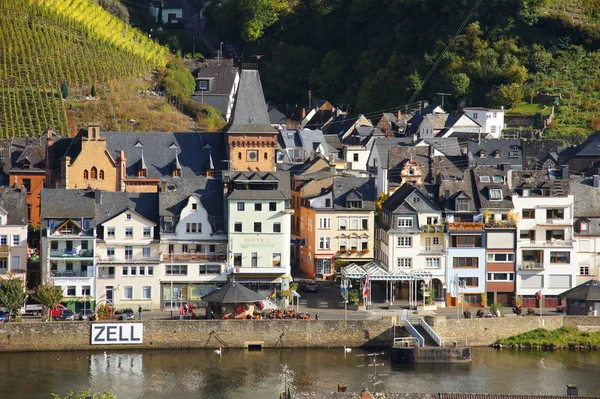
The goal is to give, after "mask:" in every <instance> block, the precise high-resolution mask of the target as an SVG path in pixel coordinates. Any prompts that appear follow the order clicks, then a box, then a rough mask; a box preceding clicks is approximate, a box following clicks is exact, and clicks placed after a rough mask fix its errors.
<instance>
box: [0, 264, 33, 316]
mask: <svg viewBox="0 0 600 399" xmlns="http://www.w3.org/2000/svg"><path fill="white" fill-rule="evenodd" d="M26 297H27V294H26V293H25V282H24V281H23V279H22V278H17V277H15V276H13V275H12V274H10V275H9V277H8V278H5V279H3V280H2V285H0V304H2V306H4V307H5V308H6V309H7V310H8V312H9V314H11V315H13V314H17V312H19V311H20V310H21V307H22V306H23V303H24V302H25V298H26Z"/></svg>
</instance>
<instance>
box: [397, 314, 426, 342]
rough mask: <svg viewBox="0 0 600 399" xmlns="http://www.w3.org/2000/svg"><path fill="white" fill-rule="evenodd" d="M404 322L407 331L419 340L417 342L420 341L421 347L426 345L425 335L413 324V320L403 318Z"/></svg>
mask: <svg viewBox="0 0 600 399" xmlns="http://www.w3.org/2000/svg"><path fill="white" fill-rule="evenodd" d="M402 322H403V324H404V328H406V331H408V333H409V334H410V335H411V336H413V337H414V338H415V339H416V340H417V342H418V343H419V346H421V347H422V346H425V338H423V336H422V335H421V334H419V332H418V331H417V329H416V328H415V327H414V326H413V325H412V324H411V322H410V321H408V320H402Z"/></svg>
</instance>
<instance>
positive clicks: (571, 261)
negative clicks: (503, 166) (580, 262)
mask: <svg viewBox="0 0 600 399" xmlns="http://www.w3.org/2000/svg"><path fill="white" fill-rule="evenodd" d="M509 176H510V181H511V189H512V202H513V204H514V207H515V211H516V212H518V213H519V214H520V215H521V221H520V222H519V224H518V227H517V228H518V232H519V233H518V234H519V235H518V238H517V251H516V253H517V257H516V262H517V276H516V289H517V294H518V295H520V296H522V297H523V307H524V308H526V307H531V308H535V307H538V306H539V301H537V300H536V298H535V294H536V293H537V292H540V291H541V293H542V295H543V296H544V307H545V308H548V307H550V308H552V307H556V306H557V305H558V303H559V299H558V294H560V293H561V292H563V291H565V290H567V289H569V288H572V287H574V286H575V280H576V276H577V275H578V273H579V268H578V266H577V263H576V262H575V255H576V250H575V242H574V240H573V225H574V224H573V203H574V199H573V195H572V194H571V193H570V191H569V179H568V174H567V176H566V178H564V179H563V178H562V173H561V171H558V172H557V171H552V170H551V171H549V172H541V171H518V172H517V171H511V172H509Z"/></svg>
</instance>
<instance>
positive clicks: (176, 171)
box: [173, 169, 181, 177]
mask: <svg viewBox="0 0 600 399" xmlns="http://www.w3.org/2000/svg"><path fill="white" fill-rule="evenodd" d="M173 177H181V169H173Z"/></svg>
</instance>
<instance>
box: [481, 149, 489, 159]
mask: <svg viewBox="0 0 600 399" xmlns="http://www.w3.org/2000/svg"><path fill="white" fill-rule="evenodd" d="M486 156H487V154H486V153H485V151H483V150H481V151H479V158H485V157H486Z"/></svg>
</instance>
